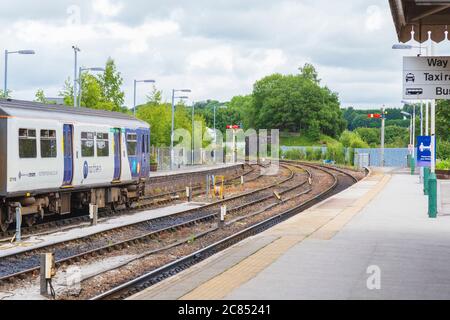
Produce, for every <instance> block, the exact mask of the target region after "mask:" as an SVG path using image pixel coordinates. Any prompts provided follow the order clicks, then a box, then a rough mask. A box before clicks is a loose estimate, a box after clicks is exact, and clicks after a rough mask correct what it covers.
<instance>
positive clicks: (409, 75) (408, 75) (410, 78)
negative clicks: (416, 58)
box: [406, 73, 416, 83]
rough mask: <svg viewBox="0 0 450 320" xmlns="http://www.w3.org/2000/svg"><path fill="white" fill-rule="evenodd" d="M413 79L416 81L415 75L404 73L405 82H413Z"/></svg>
mask: <svg viewBox="0 0 450 320" xmlns="http://www.w3.org/2000/svg"><path fill="white" fill-rule="evenodd" d="M414 81H416V76H415V75H413V74H412V73H408V74H407V75H406V83H408V82H414Z"/></svg>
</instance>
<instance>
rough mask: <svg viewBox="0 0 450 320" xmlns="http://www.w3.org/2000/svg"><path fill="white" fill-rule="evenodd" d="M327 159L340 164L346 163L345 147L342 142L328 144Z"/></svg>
mask: <svg viewBox="0 0 450 320" xmlns="http://www.w3.org/2000/svg"><path fill="white" fill-rule="evenodd" d="M327 160H332V161H334V162H336V163H339V164H345V149H344V146H343V145H342V144H341V143H337V144H334V145H332V146H328V149H327Z"/></svg>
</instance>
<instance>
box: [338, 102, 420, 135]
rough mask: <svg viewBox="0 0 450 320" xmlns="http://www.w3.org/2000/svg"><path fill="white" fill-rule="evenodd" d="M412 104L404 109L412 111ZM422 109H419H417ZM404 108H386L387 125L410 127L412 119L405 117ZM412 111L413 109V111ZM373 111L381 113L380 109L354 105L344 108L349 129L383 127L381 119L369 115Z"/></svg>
mask: <svg viewBox="0 0 450 320" xmlns="http://www.w3.org/2000/svg"><path fill="white" fill-rule="evenodd" d="M419 108H420V106H419ZM409 109H411V110H412V107H411V106H406V107H405V108H404V110H406V111H407V112H410V111H409ZM417 110H420V109H417V107H416V111H417ZM402 111H403V110H402V109H396V108H386V112H387V115H386V126H399V127H403V128H407V127H409V123H410V121H409V120H408V119H407V120H405V119H404V116H403V115H402V113H401V112H402ZM411 112H412V111H411ZM371 113H381V110H380V109H369V110H356V109H354V108H353V107H349V108H346V109H343V115H344V119H345V120H346V121H347V129H348V130H349V131H354V130H355V129H358V128H381V119H370V118H368V117H367V115H368V114H371Z"/></svg>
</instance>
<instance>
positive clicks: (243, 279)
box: [131, 170, 450, 300]
mask: <svg viewBox="0 0 450 320" xmlns="http://www.w3.org/2000/svg"><path fill="white" fill-rule="evenodd" d="M426 212H427V198H426V197H425V196H423V193H422V186H421V185H420V184H419V183H418V177H417V176H409V175H406V174H403V173H400V174H398V173H396V171H393V172H383V171H381V170H376V171H374V172H373V174H372V175H371V176H370V177H368V178H366V180H364V181H362V182H360V183H358V184H357V185H354V186H352V187H351V188H350V189H348V190H346V191H344V192H342V193H341V194H338V195H336V196H334V197H332V198H330V199H328V200H326V201H325V202H323V203H321V204H318V205H316V206H314V207H313V208H311V209H309V210H307V211H305V212H304V213H302V214H300V215H298V216H296V217H294V218H292V219H290V220H288V221H285V222H284V223H281V224H279V225H278V226H276V227H274V228H272V229H270V230H268V231H266V232H264V233H261V234H259V235H257V236H254V237H252V238H249V239H247V240H245V241H243V242H241V243H239V244H237V245H235V246H233V247H231V248H229V249H227V250H225V251H223V252H221V253H220V254H218V255H216V256H213V257H211V258H209V259H207V260H205V261H203V262H202V263H200V264H198V265H196V266H194V267H193V268H190V269H188V270H186V271H184V272H182V273H180V274H178V275H177V276H175V277H173V278H169V279H167V280H165V281H163V282H161V283H159V284H157V285H155V286H153V287H151V288H149V289H147V290H146V291H143V292H141V293H139V294H137V295H135V296H133V297H131V299H137V300H147V299H156V300H158V299H183V300H196V299H237V300H240V299H250V300H263V299H274V300H277V299H449V298H450V276H449V275H448V268H449V266H450V216H442V215H441V216H439V217H438V219H433V220H432V219H429V218H428V216H427V214H426ZM378 285H379V287H378Z"/></svg>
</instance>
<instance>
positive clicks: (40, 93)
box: [34, 89, 56, 104]
mask: <svg viewBox="0 0 450 320" xmlns="http://www.w3.org/2000/svg"><path fill="white" fill-rule="evenodd" d="M34 101H36V102H40V103H44V104H56V102H54V101H50V100H47V98H46V97H45V93H44V90H42V89H39V90H38V91H37V92H36V94H35V100H34Z"/></svg>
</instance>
